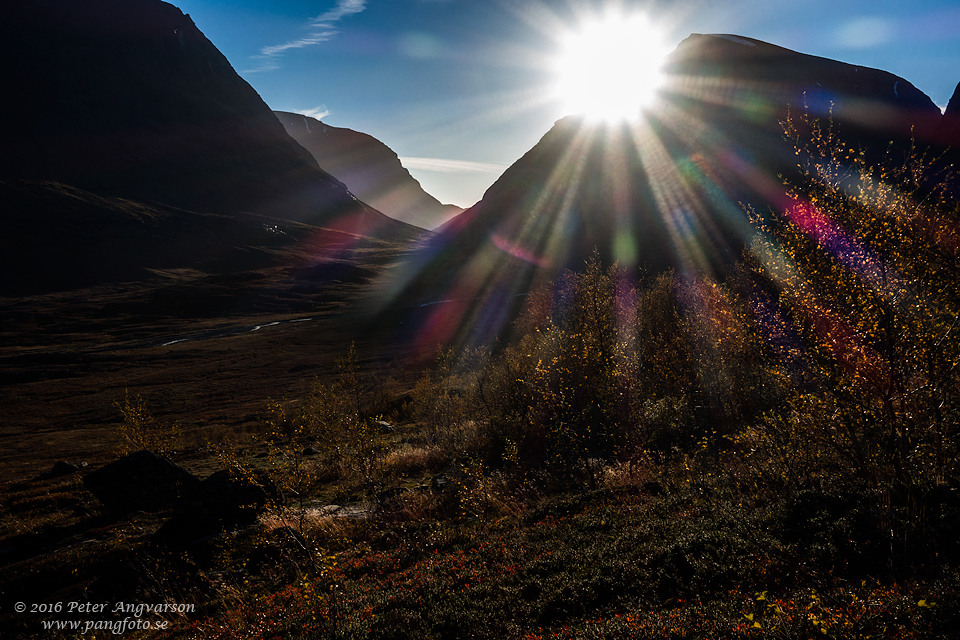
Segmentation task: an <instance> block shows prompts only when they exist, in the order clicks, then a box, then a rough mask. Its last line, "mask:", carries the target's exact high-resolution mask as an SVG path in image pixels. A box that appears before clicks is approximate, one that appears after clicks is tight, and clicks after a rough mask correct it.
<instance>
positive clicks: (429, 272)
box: [390, 34, 941, 343]
mask: <svg viewBox="0 0 960 640" xmlns="http://www.w3.org/2000/svg"><path fill="white" fill-rule="evenodd" d="M666 69H667V73H668V80H667V82H666V85H665V87H664V88H663V89H662V91H661V100H660V103H659V104H658V105H656V106H655V107H653V108H652V109H651V110H650V111H649V112H648V113H647V115H646V118H645V119H644V121H642V122H641V123H639V124H635V125H627V124H624V125H618V126H604V125H592V124H589V123H588V122H586V121H585V120H583V119H582V118H578V117H567V118H564V119H562V120H560V121H558V122H557V123H556V124H555V125H554V127H553V128H552V129H551V130H550V131H549V132H548V133H547V134H546V135H544V136H543V138H542V139H541V140H540V141H539V143H538V144H537V145H535V146H534V147H533V148H532V149H531V150H530V151H529V152H528V153H526V154H525V155H524V156H523V157H522V158H520V159H519V160H518V161H517V162H516V163H515V164H514V165H513V166H511V167H510V168H509V169H508V170H507V171H506V172H505V173H504V174H503V175H502V176H501V177H500V179H499V180H498V181H497V182H496V183H495V184H494V185H493V186H491V187H490V188H489V189H488V191H487V192H486V194H485V195H484V197H483V199H482V200H481V201H480V202H478V203H477V204H476V205H474V206H473V207H471V208H469V209H468V210H466V211H465V212H464V213H462V214H461V215H460V216H458V217H457V218H455V219H453V220H452V221H451V222H449V223H447V224H446V225H444V226H443V227H442V228H441V229H440V230H439V232H438V233H437V234H435V236H434V237H432V238H431V239H430V240H429V241H428V242H427V243H426V245H425V246H424V248H423V249H422V250H421V251H420V252H419V253H418V254H417V255H416V257H415V258H414V259H413V260H412V261H411V262H410V264H409V265H408V266H407V269H406V270H404V271H403V273H404V276H403V279H402V280H401V281H400V283H399V285H398V286H400V287H402V290H403V293H402V294H400V295H398V296H397V298H396V299H398V300H404V301H406V303H407V304H408V305H409V308H410V309H413V310H414V311H413V313H414V315H416V316H417V317H418V319H417V320H415V321H413V322H412V324H415V325H417V324H422V325H430V326H434V325H436V326H440V325H444V326H446V327H447V328H446V329H438V330H437V331H436V332H435V335H433V336H431V338H430V340H431V341H433V342H434V343H435V342H436V341H437V340H446V339H450V338H451V337H452V336H453V335H454V332H455V331H459V330H460V329H459V328H458V327H459V326H460V325H470V326H473V327H474V328H475V330H476V332H479V334H481V337H483V338H484V339H486V338H489V337H490V331H494V332H495V331H496V330H498V328H499V327H502V325H503V323H504V322H505V321H506V319H507V318H509V317H510V315H511V313H512V312H511V311H510V309H511V308H512V307H514V306H516V304H517V299H518V297H520V298H521V299H522V296H523V295H524V294H525V293H526V292H527V291H529V290H530V289H531V288H532V287H535V286H537V285H538V284H539V283H543V282H545V281H548V280H555V279H557V278H558V277H559V276H560V275H561V273H562V272H563V271H564V270H565V269H580V268H582V267H583V264H584V261H585V260H586V259H588V258H589V257H590V256H591V255H593V254H594V252H596V253H597V255H598V256H599V258H600V259H601V261H602V262H604V263H605V264H612V263H613V262H615V261H616V262H619V264H620V265H621V266H623V267H626V268H627V269H629V270H644V271H646V272H647V273H657V272H660V271H663V270H666V269H673V270H675V271H677V272H680V273H691V274H696V273H708V274H711V275H713V276H717V277H720V278H722V277H723V275H724V274H725V273H726V271H727V268H728V267H729V265H730V264H731V263H733V262H734V261H736V260H738V259H739V258H740V257H741V255H742V251H743V248H744V247H745V245H746V244H747V242H748V241H749V239H750V237H751V235H752V234H753V232H754V231H753V227H752V226H751V224H750V223H749V221H748V218H747V214H746V213H745V211H744V205H752V206H754V207H756V209H757V210H758V211H761V212H763V211H766V210H767V207H773V208H775V209H778V208H780V207H781V206H783V205H784V203H785V202H786V201H787V200H786V195H785V190H784V186H783V182H782V178H781V177H780V176H786V177H796V176H797V171H798V170H797V166H796V163H797V158H796V155H795V153H794V148H793V146H792V144H791V143H790V142H789V141H786V140H785V139H784V130H783V125H782V123H783V121H784V120H786V118H787V117H788V115H792V116H794V119H795V121H796V122H797V124H798V126H799V127H801V129H802V128H803V126H804V125H803V123H802V121H800V119H799V116H800V115H802V114H803V112H804V111H805V110H806V112H807V113H808V114H809V116H810V117H815V118H822V119H824V120H825V121H826V120H827V119H829V118H830V117H831V116H832V119H833V123H834V127H835V130H837V131H839V135H840V136H842V139H843V140H844V142H845V143H847V144H849V145H850V146H851V147H855V148H862V149H865V150H866V152H867V154H868V156H869V157H870V158H871V159H880V158H882V157H883V156H884V154H886V153H891V154H892V157H893V158H896V157H898V155H899V157H902V153H903V152H905V151H906V150H908V149H909V148H910V145H911V137H912V136H913V137H915V138H916V139H917V140H918V141H919V142H921V143H923V142H933V141H934V140H935V138H936V133H937V127H938V125H939V124H940V121H941V114H940V110H939V109H938V108H937V107H936V105H935V104H934V103H933V101H932V100H930V99H929V98H928V97H927V96H926V95H924V94H923V93H922V92H920V91H919V90H918V89H916V88H915V87H914V86H913V85H912V84H910V83H909V82H907V81H906V80H904V79H903V78H899V77H897V76H895V75H893V74H890V73H887V72H885V71H881V70H877V69H870V68H866V67H858V66H855V65H850V64H845V63H842V62H837V61H833V60H828V59H824V58H819V57H815V56H809V55H805V54H801V53H797V52H794V51H790V50H788V49H784V48H782V47H778V46H775V45H771V44H767V43H764V42H761V41H759V40H754V39H751V38H744V37H740V36H733V35H726V34H721V35H700V34H694V35H691V36H690V37H689V38H687V39H686V40H684V41H683V42H682V43H681V44H680V45H679V46H678V47H677V49H676V50H675V51H674V52H673V53H672V54H671V56H670V57H669V59H668V63H667V66H666ZM414 301H416V302H417V303H418V304H419V305H429V306H426V307H421V306H418V304H414ZM442 301H454V302H443V304H441V305H438V306H437V307H436V308H433V305H434V303H438V302H442ZM441 308H442V310H441ZM431 309H432V310H431ZM390 312H391V313H392V312H396V309H390ZM424 314H427V315H428V316H429V317H421V316H424ZM441 316H442V317H441ZM408 324H409V323H408ZM484 332H487V333H486V335H484Z"/></svg>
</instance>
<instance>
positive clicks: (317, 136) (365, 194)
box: [274, 111, 463, 229]
mask: <svg viewBox="0 0 960 640" xmlns="http://www.w3.org/2000/svg"><path fill="white" fill-rule="evenodd" d="M274 113H275V114H276V115H277V118H278V119H279V120H280V122H281V123H282V124H283V127H284V129H286V131H287V133H288V134H290V137H292V138H293V139H294V140H296V141H297V142H299V143H300V145H301V146H303V148H304V149H306V150H307V151H309V152H310V153H311V154H312V155H313V157H314V159H316V161H317V162H318V163H319V164H320V166H321V167H323V168H324V170H326V171H328V172H330V173H331V174H332V175H334V176H336V178H337V179H338V180H342V181H343V183H344V184H345V185H347V188H348V189H350V191H351V192H352V193H353V194H354V195H356V196H357V197H358V198H359V199H360V200H362V201H363V202H366V203H367V204H369V205H370V206H371V207H373V208H374V209H376V210H378V211H381V212H383V213H385V214H387V215H388V216H390V217H391V218H394V219H396V220H401V221H403V222H406V223H408V224H412V225H414V226H417V227H421V228H423V229H434V228H436V227H438V226H439V225H441V224H443V223H444V222H445V221H447V220H449V219H450V218H452V217H453V216H455V215H457V214H458V213H460V212H461V211H463V209H461V208H460V207H458V206H456V205H452V204H441V203H440V201H439V200H437V199H436V198H434V197H433V196H431V195H430V194H429V193H427V192H426V191H424V190H423V188H422V187H421V186H420V183H419V182H417V181H416V180H415V179H414V177H413V176H411V175H410V172H409V171H407V170H406V169H405V168H404V167H403V165H401V164H400V158H398V157H397V154H396V153H394V152H393V151H392V150H391V149H390V147H388V146H387V145H385V144H383V143H382V142H380V141H379V140H377V139H376V138H374V137H373V136H370V135H367V134H365V133H360V132H358V131H353V130H352V129H342V128H339V127H331V126H330V125H328V124H325V123H323V122H321V121H320V120H317V119H316V118H311V117H309V116H305V115H302V114H299V113H288V112H286V111H274Z"/></svg>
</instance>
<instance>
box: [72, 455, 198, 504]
mask: <svg viewBox="0 0 960 640" xmlns="http://www.w3.org/2000/svg"><path fill="white" fill-rule="evenodd" d="M199 483H200V480H199V479H198V478H197V477H196V476H194V475H193V474H192V473H190V472H189V471H187V470H186V469H184V468H183V467H181V466H179V465H177V464H175V463H173V462H172V461H170V460H168V459H167V458H164V457H163V456H159V455H157V454H155V453H153V452H152V451H147V450H143V451H137V452H136V453H131V454H130V455H128V456H124V457H123V458H120V459H119V460H114V461H113V462H111V463H110V464H108V465H105V466H103V467H100V468H99V469H97V470H96V471H93V472H91V473H89V474H87V475H86V476H84V478H83V484H85V485H86V487H87V489H89V490H90V493H92V494H93V495H94V496H95V497H96V498H97V499H98V500H99V501H100V502H102V503H103V505H104V506H105V507H107V508H108V509H109V510H111V511H114V512H117V513H129V512H131V511H148V512H155V511H163V510H164V509H169V508H170V507H172V506H173V505H174V504H175V503H176V502H177V500H178V499H179V498H180V497H181V496H183V495H185V494H186V493H187V492H188V491H189V490H190V489H192V488H193V487H196V486H197V485H198V484H199Z"/></svg>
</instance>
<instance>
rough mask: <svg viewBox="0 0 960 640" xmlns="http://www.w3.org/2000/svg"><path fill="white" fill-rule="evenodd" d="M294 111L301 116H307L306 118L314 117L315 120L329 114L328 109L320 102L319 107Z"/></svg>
mask: <svg viewBox="0 0 960 640" xmlns="http://www.w3.org/2000/svg"><path fill="white" fill-rule="evenodd" d="M295 113H299V114H300V115H302V116H307V117H308V118H316V119H317V120H322V119H323V118H326V117H327V116H328V115H330V110H329V109H327V106H326V105H324V104H322V105H320V106H319V107H315V108H313V109H300V110H299V111H296V112H295Z"/></svg>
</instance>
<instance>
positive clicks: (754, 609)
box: [64, 117, 960, 639]
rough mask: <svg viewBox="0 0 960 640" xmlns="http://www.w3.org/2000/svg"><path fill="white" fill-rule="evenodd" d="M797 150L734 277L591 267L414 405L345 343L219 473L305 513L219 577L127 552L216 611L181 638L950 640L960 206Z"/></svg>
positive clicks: (894, 169)
mask: <svg viewBox="0 0 960 640" xmlns="http://www.w3.org/2000/svg"><path fill="white" fill-rule="evenodd" d="M786 132H787V135H788V137H790V138H791V139H792V140H793V142H794V143H795V146H796V150H797V158H798V162H799V164H800V167H801V169H802V170H803V176H804V177H803V179H801V180H799V181H797V182H795V183H791V184H788V185H787V188H788V196H789V200H790V202H789V205H788V206H786V207H784V208H783V211H776V212H775V211H763V212H758V211H751V212H750V215H751V219H752V221H753V223H754V225H755V228H756V231H757V233H756V236H755V239H754V241H753V243H752V245H751V246H750V248H749V250H748V251H746V252H745V254H744V258H743V260H742V261H740V262H739V263H738V264H737V265H736V267H735V268H733V269H732V270H731V273H730V274H729V276H728V277H727V278H726V279H725V280H724V281H723V282H717V281H713V280H711V279H709V278H706V277H694V276H688V275H679V274H676V273H661V274H651V275H648V276H643V277H639V278H637V277H633V276H632V275H630V274H628V273H627V272H626V271H625V270H623V269H621V268H619V267H618V266H616V265H615V266H612V267H607V268H605V267H604V266H602V265H601V264H600V263H599V262H598V261H597V260H592V261H589V262H588V263H587V264H585V265H584V268H583V269H582V270H581V271H580V272H577V273H567V274H566V275H564V276H563V277H562V278H560V279H559V280H558V281H557V282H554V283H552V284H551V285H550V286H545V287H542V288H540V289H538V290H537V291H534V292H532V293H531V294H530V295H529V296H528V300H527V305H526V309H525V310H524V312H523V313H522V314H521V316H520V317H519V318H518V319H517V320H516V321H515V323H514V325H513V327H512V332H511V335H512V338H511V339H510V340H508V341H505V342H504V343H502V344H496V345H491V346H490V347H489V348H485V349H475V350H469V351H462V352H461V351H456V350H452V349H451V350H445V351H442V352H441V353H440V355H439V357H438V359H437V361H436V363H435V364H434V365H433V366H432V367H430V368H429V369H428V370H426V371H424V372H423V373H422V375H421V376H420V377H419V379H418V380H415V381H414V380H404V379H401V378H399V377H395V378H389V377H387V376H385V375H383V374H382V373H371V372H370V370H369V368H366V367H363V366H361V364H360V362H359V358H358V355H357V353H356V351H355V350H354V349H353V348H351V349H350V350H349V351H348V352H347V353H345V354H344V356H343V357H342V358H341V360H340V361H339V366H338V371H337V374H336V375H335V376H333V377H331V378H328V379H323V380H320V379H318V380H316V381H315V383H314V385H313V387H312V390H311V392H310V394H309V395H308V396H307V397H305V398H302V399H299V400H297V401H292V402H285V401H283V402H274V401H270V402H269V403H268V405H267V409H266V410H265V412H264V414H265V415H264V417H263V421H262V424H263V428H262V429H261V431H260V432H259V433H257V434H253V440H251V441H250V442H247V441H245V440H240V439H236V440H235V441H234V442H226V443H220V444H218V445H216V449H217V451H218V452H219V454H220V459H221V460H222V461H223V465H224V466H226V467H230V468H237V469H242V468H244V467H249V466H260V467H261V468H265V469H267V470H268V471H269V472H270V473H272V474H273V475H274V480H275V481H276V482H277V484H278V485H280V486H281V487H282V488H283V489H284V491H285V492H286V494H287V496H288V504H287V506H286V507H283V508H280V507H277V508H274V509H272V510H269V511H268V512H266V513H265V514H264V515H263V516H262V517H261V524H260V525H259V526H258V527H254V528H248V529H246V530H242V531H237V532H231V533H230V534H229V535H226V536H224V537H222V539H221V540H220V542H219V543H218V545H219V546H217V548H216V553H214V554H212V556H210V557H209V558H205V559H204V560H203V561H201V560H199V559H198V558H197V557H191V556H190V555H189V554H187V555H185V556H182V557H170V556H163V555H161V554H158V553H155V552H142V553H140V555H137V556H136V557H137V558H139V560H138V561H139V562H140V563H141V564H140V566H141V569H142V572H141V575H142V576H143V578H142V580H141V584H140V588H141V589H142V590H143V592H144V593H149V594H153V595H154V596H156V597H158V598H166V599H168V600H169V599H172V600H171V601H174V600H175V601H177V602H196V603H197V604H198V605H199V606H198V610H199V612H200V613H199V614H198V615H196V616H194V617H192V618H189V619H187V618H180V619H175V623H176V624H174V625H173V627H172V629H171V630H170V631H168V632H166V635H167V636H170V637H183V638H193V637H197V638H234V637H245V638H283V637H309V638H357V637H370V638H424V639H426V638H450V637H475V638H498V639H499V638H529V639H534V638H648V637H649V638H662V637H671V638H672V637H676V638H729V637H738V638H739V637H743V638H752V637H775V638H820V637H826V638H867V637H874V638H935V637H942V638H947V637H955V636H954V635H953V634H955V633H956V629H958V628H960V543H958V540H960V469H958V464H960V460H958V455H960V417H958V408H960V407H958V404H960V386H958V385H960V368H958V367H960V333H958V332H960V327H958V326H957V325H958V323H960V289H958V287H957V284H956V283H957V278H958V276H960V262H958V261H960V226H958V223H960V204H958V201H957V199H956V193H957V185H956V184H955V183H954V182H953V179H952V176H951V175H948V174H947V173H945V171H946V170H940V169H938V168H937V167H939V166H940V165H939V164H938V161H937V159H931V158H927V157H925V156H923V155H922V154H921V153H919V152H917V153H913V154H911V155H910V156H909V157H907V158H905V159H900V160H899V161H898V160H897V159H894V158H889V159H888V160H889V162H888V163H887V164H885V165H876V164H871V163H869V162H867V160H866V159H865V156H864V154H863V153H862V152H861V151H859V150H856V149H852V148H850V147H848V146H845V145H843V144H842V143H841V141H840V140H839V138H838V137H837V136H836V132H835V131H834V130H833V129H832V127H831V125H830V123H828V122H820V121H815V120H809V119H807V118H805V117H800V118H798V119H796V120H788V122H787V123H786ZM138 403H139V399H138V400H136V401H131V400H129V399H128V400H126V401H125V403H124V404H123V405H122V406H121V409H122V410H123V411H124V416H125V417H126V418H127V419H128V420H127V427H126V428H127V432H125V434H124V435H125V437H126V439H127V440H128V441H133V439H134V437H135V434H136V432H137V430H138V427H137V424H139V423H138V422H137V421H141V422H143V420H144V418H142V416H149V414H148V412H147V411H146V408H145V407H142V405H140V404H138ZM144 424H146V423H144ZM164 442H166V441H164ZM257 452H261V453H257ZM258 456H259V457H258ZM64 491H66V489H64ZM331 504H337V505H350V504H358V505H365V506H363V507H357V508H356V509H355V510H353V511H350V510H349V508H348V507H341V509H340V511H339V512H334V510H333V509H331V508H326V509H324V508H322V507H324V506H325V505H331ZM348 511H349V513H350V515H343V514H344V513H347V512H348ZM265 549H266V550H269V552H270V553H269V554H267V555H266V556H265V555H264V554H265V552H264V550H265Z"/></svg>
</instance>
